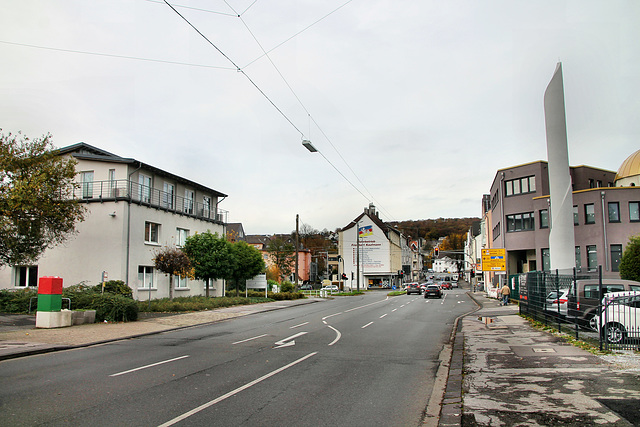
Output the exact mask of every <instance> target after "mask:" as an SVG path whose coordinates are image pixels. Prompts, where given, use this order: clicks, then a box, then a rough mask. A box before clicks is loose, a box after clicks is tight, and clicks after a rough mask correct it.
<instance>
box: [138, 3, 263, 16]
mask: <svg viewBox="0 0 640 427" xmlns="http://www.w3.org/2000/svg"><path fill="white" fill-rule="evenodd" d="M145 1H148V2H149V3H159V4H163V3H164V1H163V0H145ZM256 1H258V0H256ZM254 3H255V2H254ZM174 6H175V7H179V8H181V9H191V10H197V11H198V12H207V13H215V14H216V15H224V16H233V17H235V16H237V15H234V14H233V13H227V12H216V11H215V10H209V9H201V8H199V7H192V6H184V5H179V4H175V5H174ZM251 6H253V4H252V5H251ZM251 6H249V7H251ZM249 7H248V8H247V9H249ZM245 12H246V10H245Z"/></svg>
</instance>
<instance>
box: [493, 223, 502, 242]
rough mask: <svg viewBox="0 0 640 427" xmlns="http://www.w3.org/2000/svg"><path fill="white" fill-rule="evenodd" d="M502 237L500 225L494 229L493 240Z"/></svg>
mask: <svg viewBox="0 0 640 427" xmlns="http://www.w3.org/2000/svg"><path fill="white" fill-rule="evenodd" d="M499 236H500V223H498V224H497V225H496V226H495V227H493V240H496V239H497V238H498V237H499Z"/></svg>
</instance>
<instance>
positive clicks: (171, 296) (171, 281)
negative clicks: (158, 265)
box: [169, 274, 173, 300]
mask: <svg viewBox="0 0 640 427" xmlns="http://www.w3.org/2000/svg"><path fill="white" fill-rule="evenodd" d="M169 299H170V300H172V299H173V274H170V275H169Z"/></svg>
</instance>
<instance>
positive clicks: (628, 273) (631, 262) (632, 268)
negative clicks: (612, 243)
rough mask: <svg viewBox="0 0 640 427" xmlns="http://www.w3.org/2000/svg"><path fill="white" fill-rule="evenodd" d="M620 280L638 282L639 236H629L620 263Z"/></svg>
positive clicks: (639, 272)
mask: <svg viewBox="0 0 640 427" xmlns="http://www.w3.org/2000/svg"><path fill="white" fill-rule="evenodd" d="M620 278H621V279H626V280H635V281H640V236H631V237H630V238H629V243H628V244H627V247H626V248H625V250H624V254H623V255H622V260H621V261H620Z"/></svg>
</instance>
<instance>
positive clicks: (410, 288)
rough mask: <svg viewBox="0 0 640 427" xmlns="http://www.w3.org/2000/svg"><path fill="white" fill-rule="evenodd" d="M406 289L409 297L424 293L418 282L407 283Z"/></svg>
mask: <svg viewBox="0 0 640 427" xmlns="http://www.w3.org/2000/svg"><path fill="white" fill-rule="evenodd" d="M405 289H406V290H407V295H410V294H418V295H420V294H421V293H422V289H421V288H420V285H419V284H418V283H417V282H413V283H407V287H406V288H405Z"/></svg>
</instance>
